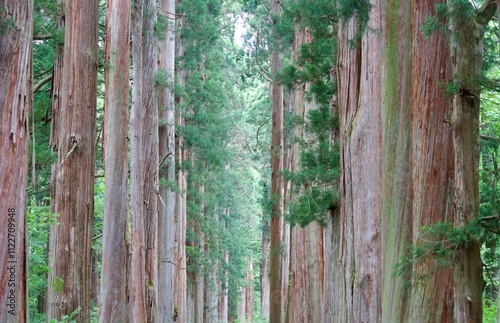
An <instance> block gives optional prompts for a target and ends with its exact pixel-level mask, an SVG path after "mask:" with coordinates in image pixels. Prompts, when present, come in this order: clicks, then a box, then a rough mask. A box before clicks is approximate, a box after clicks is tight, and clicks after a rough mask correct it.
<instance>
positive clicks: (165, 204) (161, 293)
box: [156, 0, 175, 322]
mask: <svg viewBox="0 0 500 323" xmlns="http://www.w3.org/2000/svg"><path fill="white" fill-rule="evenodd" d="M159 14H160V17H162V18H163V20H164V22H168V29H167V32H166V35H164V37H165V39H164V40H161V41H160V44H159V47H160V53H159V55H160V57H159V65H158V69H159V70H160V71H164V72H165V74H166V77H167V79H166V84H163V85H161V88H160V89H159V92H158V105H159V118H160V120H161V121H162V123H160V126H159V141H160V147H159V155H160V158H161V159H162V165H161V173H160V176H161V178H163V179H165V180H166V181H165V182H164V183H162V184H161V185H160V197H161V201H160V203H159V217H158V258H159V262H158V287H157V289H158V301H159V302H158V307H157V310H158V312H157V317H156V318H157V320H158V321H159V322H170V321H171V320H172V318H173V316H174V312H173V310H174V293H173V292H172V291H173V290H174V279H175V276H174V275H175V266H174V249H175V246H174V235H175V231H174V225H175V193H174V191H173V188H172V186H173V185H174V184H175V106H174V104H175V102H174V62H175V0H163V1H162V3H161V10H160V12H159Z"/></svg>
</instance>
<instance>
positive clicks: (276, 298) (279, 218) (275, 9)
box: [269, 0, 285, 323]
mask: <svg viewBox="0 0 500 323" xmlns="http://www.w3.org/2000/svg"><path fill="white" fill-rule="evenodd" d="M280 11H281V8H280V3H279V1H278V0H273V1H272V9H271V12H272V13H273V14H275V15H277V14H279V13H280ZM280 68H281V58H280V54H279V47H278V45H277V44H274V48H273V50H272V53H271V73H272V85H271V86H272V89H271V93H272V130H271V131H272V138H271V172H272V174H271V200H272V207H271V237H270V238H271V246H270V260H269V282H270V301H269V304H270V307H269V317H270V321H271V322H275V323H279V322H283V320H284V315H283V314H284V313H283V310H284V299H283V295H282V293H283V290H284V288H285V287H284V284H283V277H282V274H283V268H282V265H283V264H282V252H283V250H282V248H283V244H282V243H283V229H284V223H283V179H282V174H281V173H282V171H283V88H282V86H280V85H279V84H278V80H277V75H276V73H277V72H278V71H279V69H280Z"/></svg>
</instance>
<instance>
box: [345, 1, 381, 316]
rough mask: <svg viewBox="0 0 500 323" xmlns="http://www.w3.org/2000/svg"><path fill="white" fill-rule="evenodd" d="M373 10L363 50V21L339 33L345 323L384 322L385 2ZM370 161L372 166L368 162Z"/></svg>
mask: <svg viewBox="0 0 500 323" xmlns="http://www.w3.org/2000/svg"><path fill="white" fill-rule="evenodd" d="M370 3H371V5H372V6H373V7H372V9H371V11H370V19H369V22H368V26H367V28H366V29H367V30H366V32H365V34H364V36H363V37H362V39H360V40H359V41H358V44H357V46H354V48H353V46H351V45H350V44H349V41H348V40H350V39H355V35H356V33H357V30H358V26H357V22H356V21H355V20H351V21H349V22H347V24H346V25H345V26H344V27H343V28H340V29H339V39H341V41H340V44H339V91H338V98H339V117H340V136H341V174H342V177H341V185H342V194H343V196H342V204H341V215H340V216H341V221H342V229H341V240H340V243H341V245H340V248H341V250H342V251H341V254H342V256H341V259H340V263H341V265H340V268H339V270H338V273H337V274H338V275H339V276H340V277H339V278H340V279H341V282H340V287H341V289H340V290H339V291H338V292H339V294H338V299H339V301H338V302H339V304H338V305H337V306H336V307H337V309H338V315H339V316H338V318H337V320H339V321H345V322H379V321H381V306H380V305H381V303H380V299H381V292H382V282H383V279H382V276H381V262H382V255H381V249H380V201H381V196H380V195H381V190H380V188H381V156H382V154H381V151H380V142H381V140H380V139H381V127H380V121H379V120H380V104H381V89H380V86H381V83H380V54H381V48H380V47H381V43H382V41H381V38H380V37H381V36H380V28H381V21H380V18H381V17H380V11H379V10H380V4H379V2H378V1H377V0H375V1H371V2H370ZM363 161H369V164H367V163H365V162H363Z"/></svg>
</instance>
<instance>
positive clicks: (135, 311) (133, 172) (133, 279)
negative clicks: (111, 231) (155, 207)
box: [128, 0, 146, 322]
mask: <svg viewBox="0 0 500 323" xmlns="http://www.w3.org/2000/svg"><path fill="white" fill-rule="evenodd" d="M143 10H144V9H143V1H142V0H138V1H135V3H134V12H133V16H132V31H131V33H132V44H133V53H132V66H133V68H132V78H133V80H134V84H133V87H132V108H131V111H130V156H131V157H130V197H131V203H130V209H131V222H132V223H131V231H132V233H131V242H130V244H131V247H130V250H131V256H130V257H131V261H130V276H129V277H128V279H129V290H130V291H129V298H130V300H129V307H130V308H129V311H130V318H131V320H132V321H133V322H146V300H145V298H146V294H145V288H146V284H145V280H146V273H145V267H144V264H145V256H144V253H145V251H144V248H145V247H144V221H143V199H142V197H143V187H142V183H144V180H145V177H144V172H143V167H144V165H143V164H142V161H141V153H142V133H143V131H144V129H143V127H142V122H143V120H144V118H145V112H144V109H143V108H142V105H143V103H142V101H143V89H142V79H143V67H142V65H143V57H142V51H143V49H142V33H143V27H142V19H143V18H142V17H143Z"/></svg>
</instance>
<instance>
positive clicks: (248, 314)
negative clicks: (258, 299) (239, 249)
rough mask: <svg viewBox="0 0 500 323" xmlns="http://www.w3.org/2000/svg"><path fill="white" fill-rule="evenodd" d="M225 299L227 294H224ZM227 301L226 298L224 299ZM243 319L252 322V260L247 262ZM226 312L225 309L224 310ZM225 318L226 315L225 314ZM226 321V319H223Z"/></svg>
mask: <svg viewBox="0 0 500 323" xmlns="http://www.w3.org/2000/svg"><path fill="white" fill-rule="evenodd" d="M226 299H227V296H226ZM226 301H227V300H226ZM245 305H246V309H245V320H246V321H247V322H253V262H252V259H250V261H249V263H248V274H247V286H245ZM226 313H227V311H226ZM226 318H227V316H226ZM224 322H227V319H226V320H225V321H224Z"/></svg>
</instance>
